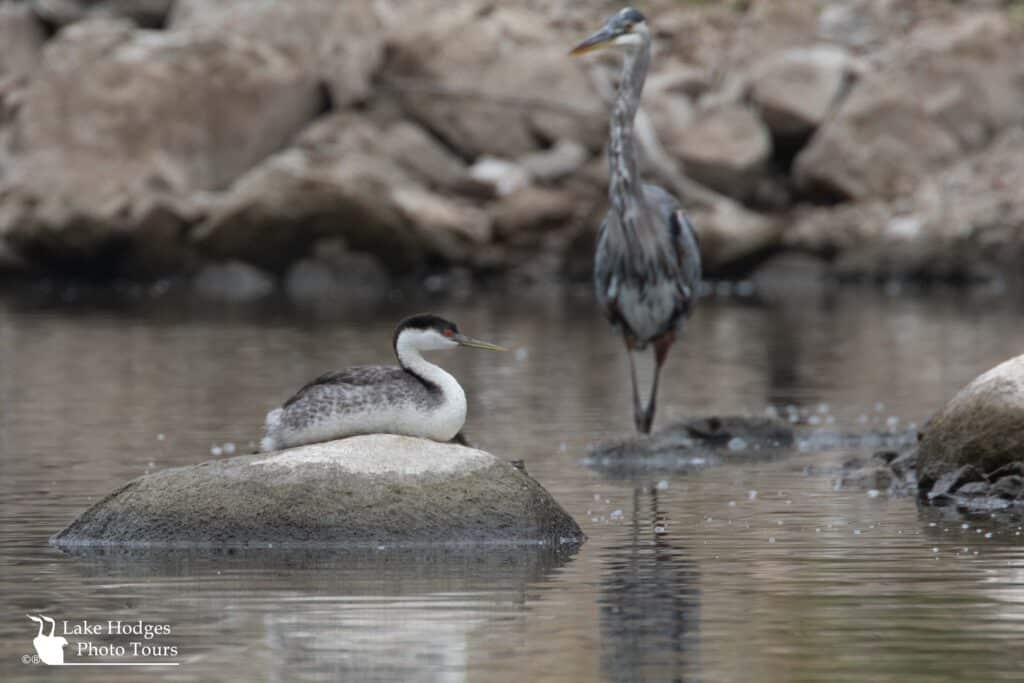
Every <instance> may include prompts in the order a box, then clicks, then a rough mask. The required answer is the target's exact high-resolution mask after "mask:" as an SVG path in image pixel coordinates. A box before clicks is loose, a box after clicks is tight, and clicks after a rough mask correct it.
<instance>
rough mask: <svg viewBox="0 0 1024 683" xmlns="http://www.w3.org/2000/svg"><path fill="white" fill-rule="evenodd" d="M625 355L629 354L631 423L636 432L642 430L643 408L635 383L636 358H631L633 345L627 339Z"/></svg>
mask: <svg viewBox="0 0 1024 683" xmlns="http://www.w3.org/2000/svg"><path fill="white" fill-rule="evenodd" d="M626 355H627V356H629V379H630V381H631V382H632V384H633V423H634V424H636V430H637V431H638V432H644V428H643V424H644V409H643V406H642V405H640V389H639V388H638V385H637V383H636V359H634V358H633V345H632V344H631V343H630V342H629V340H628V339H627V340H626ZM644 433H646V432H644Z"/></svg>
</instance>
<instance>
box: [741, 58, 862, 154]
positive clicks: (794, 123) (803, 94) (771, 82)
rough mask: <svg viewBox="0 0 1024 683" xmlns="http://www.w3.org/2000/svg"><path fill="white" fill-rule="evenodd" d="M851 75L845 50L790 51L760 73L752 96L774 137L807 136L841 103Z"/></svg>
mask: <svg viewBox="0 0 1024 683" xmlns="http://www.w3.org/2000/svg"><path fill="white" fill-rule="evenodd" d="M851 71H852V69H851V60H850V57H849V55H848V54H847V53H846V52H845V51H844V50H842V49H839V48H836V47H829V46H817V47H813V48H805V49H794V50H788V51H786V52H784V53H782V54H781V55H778V56H776V57H775V58H773V59H771V60H770V61H769V62H768V63H766V64H765V65H764V66H763V67H762V68H760V69H759V70H758V71H757V73H756V74H755V75H754V77H753V82H752V85H751V89H750V96H751V99H752V100H753V101H754V103H755V104H756V105H757V107H758V109H759V110H760V111H761V116H762V117H763V118H764V121H765V123H766V124H768V127H769V128H770V129H771V130H772V132H773V133H775V134H776V135H778V136H802V135H807V134H808V133H810V132H812V131H813V130H814V129H815V128H817V127H818V126H819V125H820V124H821V123H822V122H823V121H824V120H825V117H826V116H827V115H828V113H829V112H830V111H831V109H832V107H833V106H834V105H835V103H836V102H837V101H838V100H839V97H840V95H841V94H842V93H843V90H844V88H845V87H846V84H847V82H848V79H849V77H850V75H851Z"/></svg>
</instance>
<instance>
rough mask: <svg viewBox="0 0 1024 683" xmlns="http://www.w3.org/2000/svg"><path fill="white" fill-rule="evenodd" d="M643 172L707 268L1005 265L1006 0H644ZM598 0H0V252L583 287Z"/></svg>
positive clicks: (1022, 235) (154, 273) (997, 275)
mask: <svg viewBox="0 0 1024 683" xmlns="http://www.w3.org/2000/svg"><path fill="white" fill-rule="evenodd" d="M637 6H638V7H639V8H640V9H641V10H642V11H644V12H645V13H647V15H648V18H649V20H650V22H651V23H652V25H653V27H654V30H655V36H656V45H655V54H654V63H653V73H652V74H651V76H650V78H649V80H648V83H647V88H646V91H645V99H644V107H643V110H642V113H641V115H640V118H639V120H638V124H637V131H638V134H639V135H640V137H641V140H642V152H643V157H644V158H643V167H644V169H645V174H646V175H647V177H649V178H650V179H651V180H652V181H655V182H659V183H660V184H662V185H664V186H666V187H667V188H669V189H671V190H673V191H674V192H675V193H676V194H677V195H678V196H679V197H680V198H681V199H682V200H683V203H684V205H686V206H687V208H688V211H689V212H690V214H691V217H692V219H693V221H694V223H695V224H696V226H697V229H698V231H699V233H700V237H701V240H702V248H703V251H704V258H705V264H706V272H707V274H708V275H709V276H711V277H723V278H743V277H751V276H754V277H756V274H757V273H758V272H772V271H775V270H778V269H796V270H797V271H798V272H807V273H808V274H809V275H810V276H813V277H821V276H822V275H823V274H831V275H835V276H838V277H841V278H853V279H880V280H889V279H904V278H906V279H926V280H933V279H935V280H943V281H957V282H972V281H988V282H991V281H993V280H995V281H1019V280H1020V279H1021V278H1022V275H1021V272H1022V270H1024V268H1022V264H1024V2H1021V1H1020V0H987V1H986V0H960V1H954V0H747V1H736V0H722V1H720V2H714V1H711V0H705V1H694V0H690V1H684V0H651V1H649V2H642V3H639V2H638V3H637ZM618 7H619V3H609V2H606V1H604V0H601V1H592V2H577V1H573V2H570V1H568V0H547V1H541V0H524V1H522V2H494V1H485V0H446V1H444V2H442V1H440V0H344V1H341V0H289V1H288V2H283V1H281V2H274V1H272V0H136V1H127V0H124V1H122V0H38V1H36V2H27V1H26V2H16V1H10V0H6V1H4V0H0V271H3V272H5V273H7V274H11V273H18V274H20V275H22V276H26V277H38V276H40V275H48V276H53V275H56V276H59V277H68V278H76V279H78V278H82V279H89V280H101V281H109V280H123V279H129V280H140V281H152V280H155V279H159V278H164V277H167V276H175V275H182V276H187V277H195V278H196V282H197V283H198V285H199V286H200V287H201V288H202V287H204V286H208V287H210V288H211V289H214V290H215V289H217V288H218V287H220V286H221V285H222V284H223V283H224V282H225V281H226V282H231V283H234V285H233V286H237V287H238V288H240V289H241V290H242V291H251V292H255V293H257V294H258V293H260V292H263V291H266V290H267V289H271V288H274V287H277V286H278V285H279V284H281V285H283V286H285V287H287V288H288V289H289V290H291V291H296V292H300V293H301V292H323V291H344V290H345V289H346V288H348V287H352V286H370V287H373V286H376V283H385V282H388V281H391V280H393V279H395V278H409V279H410V280H412V281H415V279H416V278H422V277H424V276H426V275H428V274H431V273H445V274H456V275H459V276H463V277H470V276H499V277H508V278H514V279H517V280H520V281H531V282H547V281H551V280H553V279H565V278H569V279H583V278H586V277H587V276H588V275H589V270H590V263H591V258H592V253H593V242H594V236H595V232H596V229H597V226H598V224H599V222H600V217H601V216H602V215H603V212H604V211H605V208H606V203H605V202H606V199H605V191H606V190H605V188H606V169H605V161H604V158H603V147H604V143H605V139H606V126H607V118H608V116H607V111H608V104H609V101H610V99H611V97H612V95H613V93H614V88H615V85H616V78H617V75H618V67H617V61H616V58H615V57H614V56H613V55H608V56H605V57H587V58H582V59H570V58H568V57H567V56H566V52H567V50H568V49H569V48H570V47H571V46H572V45H574V44H575V43H576V42H577V41H578V40H580V39H581V38H583V37H585V36H586V35H587V34H589V33H590V32H591V31H592V30H594V29H595V28H596V27H597V26H598V25H599V24H600V22H601V21H602V20H603V19H604V18H605V17H606V16H607V15H608V14H609V13H611V12H612V11H614V10H616V9H617V8H618Z"/></svg>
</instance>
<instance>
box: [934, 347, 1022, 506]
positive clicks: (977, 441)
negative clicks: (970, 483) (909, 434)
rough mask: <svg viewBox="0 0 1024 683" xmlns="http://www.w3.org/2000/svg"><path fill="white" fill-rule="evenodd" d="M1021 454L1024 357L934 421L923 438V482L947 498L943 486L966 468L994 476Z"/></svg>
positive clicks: (967, 390)
mask: <svg viewBox="0 0 1024 683" xmlns="http://www.w3.org/2000/svg"><path fill="white" fill-rule="evenodd" d="M1022 452H1024V356H1017V357H1016V358H1013V359H1011V360H1008V361H1006V362H1005V363H1003V364H1001V365H999V366H997V367H995V368H993V369H991V370H989V371H988V372H986V373H985V374H983V375H981V376H980V377H978V378H976V379H975V380H974V381H972V382H971V383H970V384H968V385H967V386H966V387H964V388H963V389H961V390H960V391H959V392H958V393H957V394H956V396H954V397H953V398H952V399H951V400H950V401H949V402H948V403H947V404H946V406H945V407H943V409H942V410H941V411H939V413H938V414H937V415H936V416H935V417H934V418H932V420H931V421H930V422H929V424H928V426H927V428H926V429H925V430H924V432H923V434H922V437H921V442H920V453H919V457H918V477H919V479H920V484H921V486H922V488H926V489H929V490H936V488H940V490H939V491H937V492H943V491H942V490H941V487H939V483H941V482H944V481H946V480H947V479H948V478H949V477H950V476H955V473H957V472H961V471H963V469H964V467H965V466H973V467H975V468H977V471H978V472H981V473H988V472H993V471H996V470H998V469H999V468H1001V467H1003V466H1005V465H1008V464H1010V463H1013V462H1016V461H1018V460H1019V459H1020V454H1021V453H1022ZM951 473H954V474H951ZM960 483H965V482H960ZM933 484H935V486H934V487H933V486H932V485H933Z"/></svg>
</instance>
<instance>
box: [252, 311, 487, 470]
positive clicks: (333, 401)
mask: <svg viewBox="0 0 1024 683" xmlns="http://www.w3.org/2000/svg"><path fill="white" fill-rule="evenodd" d="M393 346H394V350H395V356H397V357H398V363H399V365H400V366H401V367H395V366H386V365H364V366H358V367H353V368H348V369H347V370H341V371H339V372H330V373H328V374H326V375H323V376H321V377H319V378H317V379H315V380H313V381H312V382H310V383H309V384H307V385H306V386H304V387H302V388H301V389H299V391H298V393H296V394H295V395H294V396H292V397H291V398H290V399H288V401H287V402H286V403H285V404H284V405H283V406H282V407H280V408H277V409H276V410H272V411H270V412H269V413H267V421H266V436H265V437H264V438H263V440H262V441H261V442H260V448H261V449H262V450H263V451H274V450H278V449H281V448H291V447H293V446H301V445H303V444H308V443H316V442H319V441H329V440H331V439H341V438H344V437H346V436H354V435H356V434H377V433H386V434H404V435H407V436H419V437H424V438H427V439H433V440H435V441H450V440H451V439H453V438H455V436H456V435H458V433H459V431H460V430H461V429H462V425H463V424H465V422H466V394H465V392H464V391H463V390H462V387H461V386H459V383H458V382H457V381H456V379H455V378H454V377H452V376H451V375H450V374H448V373H447V372H445V371H444V370H442V369H441V368H440V367H438V366H436V365H434V364H433V363H431V362H429V361H427V360H426V359H425V358H423V356H422V355H421V352H423V351H436V350H442V349H454V348H457V347H459V346H469V347H472V348H476V349H488V350H491V351H505V350H506V349H503V348H502V347H500V346H497V345H495V344H490V343H488V342H485V341H480V340H479V339H473V338H472V337H467V336H466V335H464V334H462V333H461V332H459V328H458V327H456V325H455V323H453V322H449V321H448V320H445V319H444V318H439V317H438V316H436V315H430V314H423V315H414V316H412V317H410V318H406V319H405V320H403V321H402V322H400V323H398V327H396V328H395V335H394V339H393Z"/></svg>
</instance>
